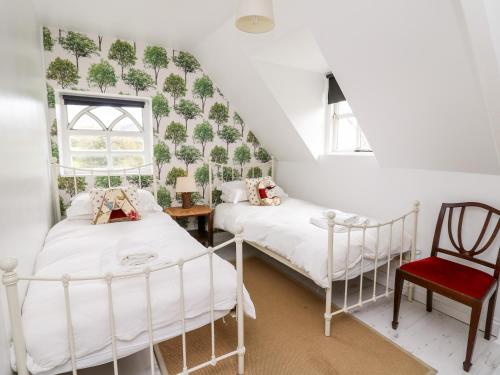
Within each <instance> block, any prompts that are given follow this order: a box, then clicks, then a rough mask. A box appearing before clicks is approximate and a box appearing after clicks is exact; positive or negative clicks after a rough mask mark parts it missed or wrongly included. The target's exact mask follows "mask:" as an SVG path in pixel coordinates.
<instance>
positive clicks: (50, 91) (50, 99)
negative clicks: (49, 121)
mask: <svg viewBox="0 0 500 375" xmlns="http://www.w3.org/2000/svg"><path fill="white" fill-rule="evenodd" d="M47 105H48V106H49V108H55V106H56V95H55V93H54V88H53V87H52V86H51V85H49V84H47Z"/></svg>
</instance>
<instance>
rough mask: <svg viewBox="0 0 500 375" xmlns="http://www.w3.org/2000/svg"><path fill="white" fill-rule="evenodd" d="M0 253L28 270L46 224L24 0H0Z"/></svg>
mask: <svg viewBox="0 0 500 375" xmlns="http://www.w3.org/2000/svg"><path fill="white" fill-rule="evenodd" d="M0 3H1V9H2V11H1V12H0V45H2V48H3V50H2V65H1V69H0V82H1V85H0V152H1V154H2V167H1V173H0V207H1V210H2V214H1V215H0V228H1V234H0V256H6V255H11V256H15V257H17V258H18V259H19V261H20V266H19V271H20V272H23V273H29V272H31V270H32V269H33V263H34V258H35V254H36V252H37V251H38V250H39V249H40V247H41V246H42V243H43V240H44V237H45V234H46V233H47V230H48V228H49V227H50V225H51V218H52V214H51V205H50V189H49V181H50V179H49V175H48V142H47V141H48V136H47V125H46V114H45V106H46V98H45V83H44V79H43V76H44V74H43V71H42V64H40V61H41V59H42V54H41V36H40V34H41V30H40V28H39V26H38V23H37V22H36V19H35V16H34V12H33V9H31V7H32V5H31V2H30V1H28V0H16V1H9V0H1V1H0ZM1 290H2V298H1V299H0V304H1V306H0V322H1V323H0V375H7V374H10V373H11V372H10V366H9V362H10V361H9V356H8V338H7V337H8V329H7V327H6V325H7V316H6V307H5V299H4V294H3V287H2V288H1Z"/></svg>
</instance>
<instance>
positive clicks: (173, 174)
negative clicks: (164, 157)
mask: <svg viewBox="0 0 500 375" xmlns="http://www.w3.org/2000/svg"><path fill="white" fill-rule="evenodd" d="M186 176H187V173H186V171H185V170H184V169H182V168H177V167H172V169H171V170H170V171H169V172H168V174H167V179H166V181H165V183H166V184H167V185H172V186H173V187H174V189H175V184H176V183H177V177H186Z"/></svg>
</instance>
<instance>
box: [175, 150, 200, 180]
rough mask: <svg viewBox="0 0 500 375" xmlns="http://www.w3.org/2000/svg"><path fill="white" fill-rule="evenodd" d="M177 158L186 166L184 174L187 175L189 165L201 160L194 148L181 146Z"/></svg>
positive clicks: (198, 151)
mask: <svg viewBox="0 0 500 375" xmlns="http://www.w3.org/2000/svg"><path fill="white" fill-rule="evenodd" d="M177 158H178V159H179V160H182V161H183V162H184V164H185V165H186V174H188V173H189V164H194V163H196V162H197V161H198V160H200V159H201V152H200V150H198V149H197V148H196V147H194V146H188V145H182V146H181V148H180V150H179V152H178V153H177Z"/></svg>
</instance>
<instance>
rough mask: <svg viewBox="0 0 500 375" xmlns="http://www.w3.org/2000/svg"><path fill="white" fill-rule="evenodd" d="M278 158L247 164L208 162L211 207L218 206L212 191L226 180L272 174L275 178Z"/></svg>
mask: <svg viewBox="0 0 500 375" xmlns="http://www.w3.org/2000/svg"><path fill="white" fill-rule="evenodd" d="M275 161H276V159H275V158H274V157H271V160H269V161H267V162H265V163H262V162H260V163H259V162H252V163H247V164H245V165H241V164H235V163H233V164H230V163H225V164H224V163H214V162H210V161H209V162H208V186H209V189H208V202H209V203H208V204H209V206H210V207H214V206H216V204H214V202H213V196H212V192H213V190H214V189H217V187H218V186H219V185H221V184H222V183H223V182H226V181H238V180H244V179H245V178H255V177H264V176H271V177H272V179H273V180H275V178H276V177H275V176H276V162H275Z"/></svg>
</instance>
